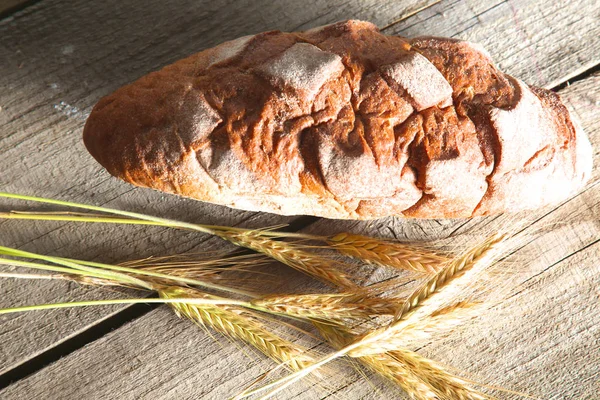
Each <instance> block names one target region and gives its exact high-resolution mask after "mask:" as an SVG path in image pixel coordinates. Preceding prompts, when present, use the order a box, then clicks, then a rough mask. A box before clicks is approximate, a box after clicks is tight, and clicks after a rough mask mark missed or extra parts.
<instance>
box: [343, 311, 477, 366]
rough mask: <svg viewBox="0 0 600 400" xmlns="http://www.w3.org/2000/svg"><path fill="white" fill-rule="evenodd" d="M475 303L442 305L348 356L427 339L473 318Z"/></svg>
mask: <svg viewBox="0 0 600 400" xmlns="http://www.w3.org/2000/svg"><path fill="white" fill-rule="evenodd" d="M479 306H480V305H479V304H477V303H468V302H458V303H455V304H453V305H451V306H448V307H444V308H443V309H440V310H438V311H436V312H434V313H433V314H430V315H428V316H426V317H425V318H421V319H418V320H416V321H414V322H410V323H406V324H403V325H402V327H401V328H396V329H393V331H392V332H391V333H390V335H389V336H388V337H385V338H383V339H382V340H378V341H375V342H370V343H366V344H365V345H364V346H359V347H357V348H356V349H354V350H352V351H351V352H349V353H348V355H349V356H350V357H362V356H366V355H373V354H381V353H386V352H389V351H394V350H396V349H398V348H401V347H406V346H407V345H408V344H410V343H413V342H416V341H423V340H428V339H430V338H431V336H432V335H433V334H435V333H440V332H448V331H451V330H452V329H454V328H456V327H457V326H460V325H462V324H464V323H465V322H466V321H468V320H470V319H473V318H475V317H476V316H477V315H478V314H479V311H480V307H479Z"/></svg>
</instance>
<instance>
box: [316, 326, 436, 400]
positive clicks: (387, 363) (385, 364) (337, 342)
mask: <svg viewBox="0 0 600 400" xmlns="http://www.w3.org/2000/svg"><path fill="white" fill-rule="evenodd" d="M314 325H315V326H316V327H317V329H318V330H319V332H320V333H321V335H322V336H323V338H324V339H325V340H326V341H327V342H328V343H329V344H331V345H332V346H333V347H334V348H336V349H341V348H343V347H345V346H347V345H348V344H349V343H351V342H352V341H353V340H354V338H355V337H356V334H355V333H354V332H352V330H350V329H349V328H347V327H345V326H342V325H332V324H322V323H318V322H315V323H314ZM358 360H359V361H360V362H361V363H363V364H364V365H365V366H366V367H367V368H369V369H370V370H372V371H373V372H375V373H377V374H379V375H381V376H382V377H384V378H386V379H388V380H390V381H391V382H393V383H395V384H397V385H398V386H400V387H401V388H402V389H403V390H404V391H405V392H406V393H407V394H408V395H409V396H410V397H411V398H412V399H415V400H437V399H439V398H438V396H437V395H436V394H435V392H433V391H432V389H431V388H430V387H429V386H428V385H427V384H426V383H424V382H423V381H422V380H421V379H420V378H419V377H418V376H417V375H415V374H414V373H413V372H411V371H410V370H409V369H408V368H407V367H406V365H405V364H403V363H401V362H399V361H398V360H396V359H395V358H393V357H391V356H390V355H388V354H373V355H367V356H361V357H359V358H358Z"/></svg>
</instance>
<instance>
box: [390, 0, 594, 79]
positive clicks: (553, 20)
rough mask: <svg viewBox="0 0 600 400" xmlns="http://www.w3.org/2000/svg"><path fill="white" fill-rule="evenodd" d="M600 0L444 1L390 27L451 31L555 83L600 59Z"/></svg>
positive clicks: (526, 74)
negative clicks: (549, 0) (550, 0)
mask: <svg viewBox="0 0 600 400" xmlns="http://www.w3.org/2000/svg"><path fill="white" fill-rule="evenodd" d="M598 21H600V4H599V3H598V2H597V1H589V0H576V1H555V2H548V1H532V0H528V1H513V0H508V1H500V0H492V1H477V0H464V1H463V0H458V1H442V2H440V3H439V4H437V5H434V6H432V7H430V8H428V9H427V10H424V11H423V12H420V13H418V14H416V15H415V16H413V17H412V18H409V19H406V20H404V21H402V22H400V23H398V24H396V25H394V26H392V27H391V28H390V29H389V30H387V31H388V33H393V34H399V35H404V36H409V37H413V36H422V35H433V36H449V37H458V38H461V39H464V40H471V41H474V42H477V43H480V44H482V45H483V46H484V47H485V48H486V49H487V50H488V51H489V52H490V54H491V55H492V57H493V58H494V60H495V61H496V63H497V64H498V66H499V68H500V69H502V70H503V71H505V72H507V73H509V74H514V75H515V76H516V77H518V78H520V79H522V80H524V81H525V82H527V83H529V84H533V85H538V86H545V87H554V86H556V85H558V84H559V83H562V82H565V81H566V80H567V79H569V78H571V77H573V76H577V75H578V74H580V73H582V72H583V71H586V70H588V69H589V68H591V67H593V66H594V65H597V64H598V63H600V40H598V38H599V37H600V24H599V23H598Z"/></svg>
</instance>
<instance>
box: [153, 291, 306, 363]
mask: <svg viewBox="0 0 600 400" xmlns="http://www.w3.org/2000/svg"><path fill="white" fill-rule="evenodd" d="M158 293H159V295H160V296H161V297H163V298H194V297H205V296H206V295H205V294H202V293H201V292H198V291H196V290H192V289H185V288H181V287H166V288H163V289H160V290H159V291H158ZM170 306H171V307H172V308H173V310H174V311H175V312H176V313H177V315H178V316H180V317H181V316H184V317H186V318H188V319H190V320H192V321H194V322H196V323H197V324H200V325H203V326H209V327H211V328H213V329H214V330H216V331H217V332H220V333H222V334H224V335H227V336H229V337H232V338H235V339H239V340H242V341H244V342H246V343H248V344H250V345H252V346H254V347H255V348H257V349H258V350H260V351H261V352H262V353H263V354H265V355H267V356H268V357H270V358H272V359H273V360H275V361H277V362H279V363H283V364H284V365H286V366H287V367H289V368H290V369H291V370H293V371H298V370H301V369H303V368H305V367H307V366H309V365H310V364H311V363H312V362H314V359H313V357H311V356H310V355H309V354H307V352H306V350H305V349H303V348H302V347H301V346H298V345H296V344H294V343H291V342H289V341H287V340H285V339H283V338H281V337H279V336H277V335H276V334H274V333H272V332H270V331H269V330H267V329H266V328H265V327H264V326H262V324H260V323H259V322H258V321H256V320H255V319H252V318H249V317H247V316H246V315H244V313H240V312H237V310H235V308H234V307H230V306H214V305H207V306H204V305H202V306H199V305H191V304H185V303H171V304H170Z"/></svg>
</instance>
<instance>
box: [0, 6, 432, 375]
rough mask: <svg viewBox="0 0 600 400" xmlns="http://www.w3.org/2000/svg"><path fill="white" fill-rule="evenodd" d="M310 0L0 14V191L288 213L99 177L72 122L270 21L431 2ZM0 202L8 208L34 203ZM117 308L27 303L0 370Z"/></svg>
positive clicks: (11, 325)
mask: <svg viewBox="0 0 600 400" xmlns="http://www.w3.org/2000/svg"><path fill="white" fill-rule="evenodd" d="M313 3H314V4H312V6H310V7H306V4H304V3H303V4H300V3H299V2H296V1H288V2H281V3H279V4H271V3H270V2H266V1H263V2H254V3H253V4H241V3H239V2H204V3H203V4H201V3H199V2H197V1H195V0H190V1H187V2H182V1H178V2H175V1H170V2H163V1H158V0H156V1H154V2H139V1H138V2H127V3H122V2H119V1H116V0H115V1H112V2H103V3H77V4H72V3H71V2H68V1H62V2H61V1H58V2H49V1H41V2H39V3H38V4H36V5H35V6H32V7H30V8H28V9H27V12H26V13H18V14H16V15H14V16H13V17H12V18H10V19H6V20H3V21H0V32H2V34H1V35H0V37H1V38H2V39H1V41H0V58H1V59H3V60H6V62H7V66H6V67H5V68H7V71H3V74H0V87H3V88H7V90H5V91H1V92H0V106H1V107H2V111H1V112H0V129H1V130H2V132H8V134H7V135H2V136H0V153H1V154H2V157H1V158H0V170H2V175H1V176H0V186H1V187H2V189H3V190H6V191H15V192H21V193H27V194H36V195H40V196H47V197H53V198H61V199H66V200H72V201H80V202H85V203H94V204H98V205H105V206H110V207H116V208H122V209H128V210H137V211H141V212H147V213H150V214H154V215H161V216H165V217H170V218H176V219H185V220H194V219H196V218H197V217H196V216H200V215H202V216H203V217H202V222H204V223H212V224H224V225H240V224H242V225H245V226H267V225H273V224H280V223H285V222H290V221H293V220H295V218H291V217H280V216H274V215H268V214H256V213H246V212H241V211H238V210H231V209H228V208H224V207H218V206H211V205H209V204H206V203H200V202H196V201H190V200H184V199H180V198H175V197H173V196H168V195H163V194H159V193H157V192H153V191H148V190H140V189H137V190H136V189H133V188H132V187H131V186H130V185H127V184H124V183H123V182H120V181H118V180H116V179H114V178H111V177H109V176H108V174H107V173H106V172H105V171H103V170H102V168H101V167H100V166H99V165H98V164H97V163H96V162H95V161H94V160H93V159H92V158H91V157H90V156H89V155H88V154H87V151H86V150H85V148H84V147H83V145H82V143H81V129H82V127H83V123H84V121H85V116H86V113H87V112H89V109H90V108H91V106H92V105H93V104H94V103H95V102H96V101H97V99H98V98H99V97H101V95H104V94H107V93H108V92H110V91H112V90H114V89H116V88H118V87H119V86H121V85H123V84H125V83H127V82H130V81H132V80H134V79H136V78H138V77H139V76H141V75H143V74H145V73H147V72H149V71H151V70H154V69H157V68H159V67H161V66H163V65H166V64H168V63H169V62H172V61H174V60H176V59H178V58H181V57H184V56H186V55H188V54H190V53H193V52H195V51H199V50H201V49H203V48H206V47H210V46H213V45H215V44H217V43H219V42H221V41H224V40H227V39H232V38H235V37H238V36H242V35H244V34H248V33H256V32H260V31H264V30H268V29H277V28H279V29H285V28H288V29H289V27H292V26H302V25H306V24H320V23H329V22H333V21H335V20H339V19H343V18H344V17H346V18H347V17H349V16H350V15H351V14H352V15H354V16H356V17H360V18H365V19H370V20H373V21H374V22H376V23H379V24H386V23H388V22H389V21H390V18H395V17H396V16H397V15H399V14H401V13H403V12H405V11H406V10H410V9H412V8H413V7H419V8H423V7H424V6H426V5H427V4H429V3H428V2H426V1H421V0H415V1H407V2H403V3H402V4H397V3H396V2H391V1H389V2H374V1H372V2H370V3H364V2H359V1H355V2H351V3H347V4H346V7H345V8H344V9H343V10H342V9H341V8H338V7H334V6H332V5H329V4H323V3H322V2H316V1H315V2H313ZM369 4H370V6H369ZM248 15H250V16H255V17H254V18H252V17H250V18H249V17H248ZM123 21H128V22H127V23H126V24H124V23H123ZM315 21H318V22H315ZM58 27H59V29H57V28H58ZM182 27H185V28H182ZM24 38H26V39H27V40H25V39H24ZM2 204H3V207H6V208H16V209H23V208H24V207H29V206H32V205H30V204H27V205H25V204H24V203H16V202H13V203H10V202H5V201H3V202H2ZM33 207H36V208H37V207H39V206H35V205H34V206H33ZM0 226H2V231H0V237H1V240H2V243H3V245H7V246H19V247H21V248H23V249H25V250H30V251H38V252H42V253H48V254H54V255H62V256H69V257H76V258H83V259H94V260H101V261H106V262H111V261H117V260H124V259H131V258H140V257H146V256H149V255H161V254H170V253H181V252H189V251H200V250H208V249H219V248H220V249H227V248H230V249H231V248H232V247H227V246H228V245H227V244H225V242H223V241H220V240H218V239H209V240H208V241H207V238H206V237H203V236H198V235H197V234H190V233H185V232H174V231H172V230H169V229H163V228H150V229H145V228H141V229H140V228H132V227H120V228H115V227H114V226H89V225H75V224H63V223H33V222H31V223H23V222H17V221H0ZM115 232H118V234H117V235H115ZM123 243H127V246H123V245H122V244H123ZM74 244H76V245H74ZM0 293H2V296H1V297H0V306H2V307H9V306H14V305H18V304H23V302H24V301H27V302H28V303H30V304H33V303H46V302H57V301H76V300H80V299H82V298H88V299H89V298H104V297H111V296H113V297H114V296H117V295H118V293H110V292H107V291H105V290H98V289H93V288H81V287H78V286H77V285H73V284H69V283H64V282H47V281H37V282H27V283H24V282H17V281H10V280H2V281H0ZM122 309H123V307H118V306H117V307H112V308H98V309H88V310H69V311H66V310H56V311H51V312H49V313H46V314H45V315H44V318H40V316H39V315H37V316H36V315H33V314H31V315H25V314H22V315H16V316H5V317H2V319H1V321H2V324H0V339H4V340H5V341H6V342H7V343H10V346H2V347H0V365H1V367H0V369H1V370H2V371H7V370H10V369H12V368H13V367H15V366H16V365H20V364H22V363H24V362H27V360H29V359H31V358H32V357H35V356H36V355H38V354H41V353H42V352H44V351H46V350H47V349H50V348H53V347H54V346H55V345H56V344H57V343H61V342H63V341H64V340H68V339H69V338H71V337H73V336H74V335H76V334H78V333H81V332H85V331H86V330H88V329H90V328H91V327H93V326H94V325H95V324H96V323H98V322H99V321H102V320H103V319H104V318H106V317H108V316H111V315H115V314H116V313H119V311H120V310H122ZM24 327H27V329H23V328H24ZM15 332H19V335H15Z"/></svg>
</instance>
